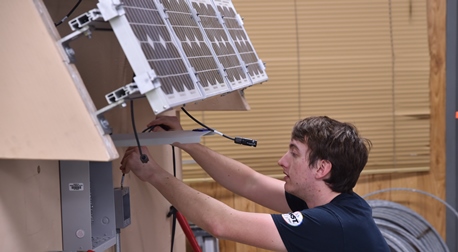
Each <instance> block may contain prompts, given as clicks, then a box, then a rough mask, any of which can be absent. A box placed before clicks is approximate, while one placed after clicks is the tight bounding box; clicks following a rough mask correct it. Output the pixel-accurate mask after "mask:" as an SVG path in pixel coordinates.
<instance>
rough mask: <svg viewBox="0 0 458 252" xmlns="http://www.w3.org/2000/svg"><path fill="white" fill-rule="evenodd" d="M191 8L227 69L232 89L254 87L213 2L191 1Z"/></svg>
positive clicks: (203, 0) (204, 0)
mask: <svg viewBox="0 0 458 252" xmlns="http://www.w3.org/2000/svg"><path fill="white" fill-rule="evenodd" d="M191 6H192V8H194V9H195V10H196V15H198V21H199V24H200V26H201V27H202V29H203V31H204V33H205V35H206V36H207V38H208V42H209V43H210V44H211V46H212V48H213V50H214V52H215V54H216V56H217V58H218V60H219V62H221V64H222V65H223V67H224V69H225V73H226V77H227V80H228V82H229V84H230V86H231V89H239V88H243V87H246V86H250V85H253V82H252V81H251V79H250V77H249V76H248V75H247V73H246V67H244V63H243V61H242V58H241V57H240V56H239V55H238V54H237V50H236V48H235V45H234V44H233V42H232V40H231V39H230V36H229V33H228V31H227V30H226V29H225V28H224V26H223V20H222V17H221V15H219V13H218V12H217V10H216V8H215V6H214V4H213V2H212V1H211V0H191Z"/></svg>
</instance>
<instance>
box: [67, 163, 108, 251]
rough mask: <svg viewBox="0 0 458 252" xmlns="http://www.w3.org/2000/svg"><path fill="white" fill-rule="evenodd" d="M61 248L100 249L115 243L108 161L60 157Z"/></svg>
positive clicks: (74, 249) (73, 249)
mask: <svg viewBox="0 0 458 252" xmlns="http://www.w3.org/2000/svg"><path fill="white" fill-rule="evenodd" d="M59 165H60V188H61V206H62V246H63V250H64V251H72V252H73V251H88V250H92V251H94V252H103V251H105V250H106V249H108V248H110V247H112V246H114V245H115V244H116V220H115V210H114V194H113V177H112V167H111V162H90V161H60V163H59Z"/></svg>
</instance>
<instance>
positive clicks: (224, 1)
mask: <svg viewBox="0 0 458 252" xmlns="http://www.w3.org/2000/svg"><path fill="white" fill-rule="evenodd" d="M213 2H214V3H215V5H216V7H217V10H218V11H219V12H220V13H221V15H222V16H223V19H224V24H225V26H226V28H227V29H228V31H229V34H230V36H231V38H232V40H233V41H234V44H235V45H236V47H237V50H238V53H239V54H240V55H241V57H242V59H243V61H244V62H245V64H246V66H247V68H248V73H249V75H250V77H251V78H252V80H253V83H260V82H263V81H266V80H267V79H268V78H267V74H266V72H265V68H264V66H263V63H262V62H261V61H260V59H259V58H258V55H257V54H256V51H255V50H254V47H253V44H252V43H251V40H250V38H249V37H248V34H247V33H246V31H245V29H244V27H243V22H242V18H241V17H240V15H239V14H238V13H237V11H236V10H235V7H234V5H233V4H232V1H230V0H213Z"/></svg>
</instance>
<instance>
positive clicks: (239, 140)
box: [234, 137, 258, 147]
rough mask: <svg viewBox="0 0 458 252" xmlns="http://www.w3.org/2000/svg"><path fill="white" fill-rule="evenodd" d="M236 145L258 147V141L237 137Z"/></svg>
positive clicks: (235, 139)
mask: <svg viewBox="0 0 458 252" xmlns="http://www.w3.org/2000/svg"><path fill="white" fill-rule="evenodd" d="M234 143H236V144H241V145H246V146H253V147H256V145H257V144H258V141H256V140H254V139H249V138H244V137H235V138H234Z"/></svg>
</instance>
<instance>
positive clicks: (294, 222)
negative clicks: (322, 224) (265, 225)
mask: <svg viewBox="0 0 458 252" xmlns="http://www.w3.org/2000/svg"><path fill="white" fill-rule="evenodd" d="M281 216H282V217H283V219H284V220H285V221H286V223H288V225H290V226H293V227H297V226H299V225H300V224H301V223H302V220H303V219H304V217H303V216H302V214H301V212H294V213H286V214H282V215H281Z"/></svg>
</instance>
